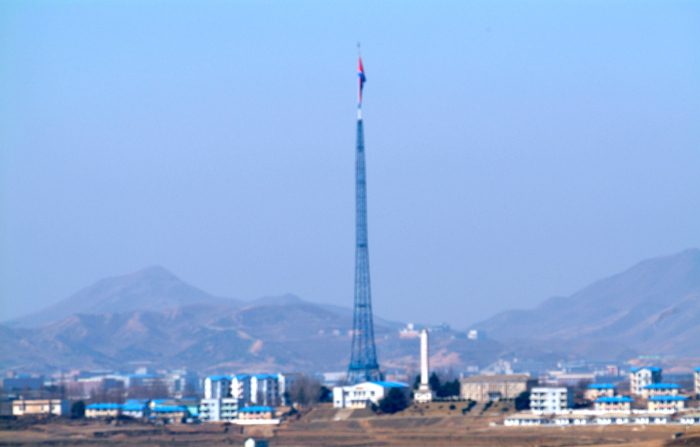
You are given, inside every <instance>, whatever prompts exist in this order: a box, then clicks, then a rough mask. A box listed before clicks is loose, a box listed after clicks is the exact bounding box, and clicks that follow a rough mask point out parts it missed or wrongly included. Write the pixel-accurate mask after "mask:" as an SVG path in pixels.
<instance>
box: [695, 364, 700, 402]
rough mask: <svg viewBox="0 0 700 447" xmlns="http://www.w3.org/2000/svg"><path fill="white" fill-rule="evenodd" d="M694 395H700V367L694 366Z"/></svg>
mask: <svg viewBox="0 0 700 447" xmlns="http://www.w3.org/2000/svg"><path fill="white" fill-rule="evenodd" d="M695 396H696V397H700V367H698V368H695Z"/></svg>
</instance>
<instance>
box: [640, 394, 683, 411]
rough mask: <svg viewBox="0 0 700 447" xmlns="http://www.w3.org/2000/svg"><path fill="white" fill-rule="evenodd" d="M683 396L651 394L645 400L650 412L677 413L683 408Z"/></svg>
mask: <svg viewBox="0 0 700 447" xmlns="http://www.w3.org/2000/svg"><path fill="white" fill-rule="evenodd" d="M687 400H688V398H687V397H685V396H652V397H650V398H649V400H648V402H647V405H648V406H647V409H648V410H649V411H650V412H659V413H677V412H679V411H682V410H683V409H684V408H685V402H686V401H687Z"/></svg>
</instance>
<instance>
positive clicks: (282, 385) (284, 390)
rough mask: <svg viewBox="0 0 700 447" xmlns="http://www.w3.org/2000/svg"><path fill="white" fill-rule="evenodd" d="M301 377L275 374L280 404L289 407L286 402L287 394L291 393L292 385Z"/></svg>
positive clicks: (298, 375) (289, 403) (293, 374)
mask: <svg viewBox="0 0 700 447" xmlns="http://www.w3.org/2000/svg"><path fill="white" fill-rule="evenodd" d="M301 377H302V375H301V374H299V373H291V374H290V373H285V374H277V384H278V387H279V390H278V391H279V397H280V403H282V404H284V405H291V402H289V400H288V396H289V393H290V392H291V389H292V386H294V383H295V382H296V381H297V380H299V379H300V378H301Z"/></svg>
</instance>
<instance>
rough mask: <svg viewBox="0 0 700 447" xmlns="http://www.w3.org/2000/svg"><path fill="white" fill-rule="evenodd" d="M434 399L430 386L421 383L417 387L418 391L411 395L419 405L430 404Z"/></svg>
mask: <svg viewBox="0 0 700 447" xmlns="http://www.w3.org/2000/svg"><path fill="white" fill-rule="evenodd" d="M434 397H435V396H434V395H433V391H432V390H431V389H430V386H429V385H425V384H422V383H421V384H420V385H419V386H418V391H416V392H415V393H413V400H414V401H415V402H418V403H419V404H426V403H428V402H432V401H433V398H434Z"/></svg>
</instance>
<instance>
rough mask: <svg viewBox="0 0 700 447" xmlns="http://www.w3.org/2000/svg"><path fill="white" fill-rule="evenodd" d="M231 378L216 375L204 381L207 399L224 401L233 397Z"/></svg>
mask: <svg viewBox="0 0 700 447" xmlns="http://www.w3.org/2000/svg"><path fill="white" fill-rule="evenodd" d="M231 379H232V377H231V376H227V375H216V376H209V377H207V378H206V379H204V398H205V399H224V398H226V397H231Z"/></svg>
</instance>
